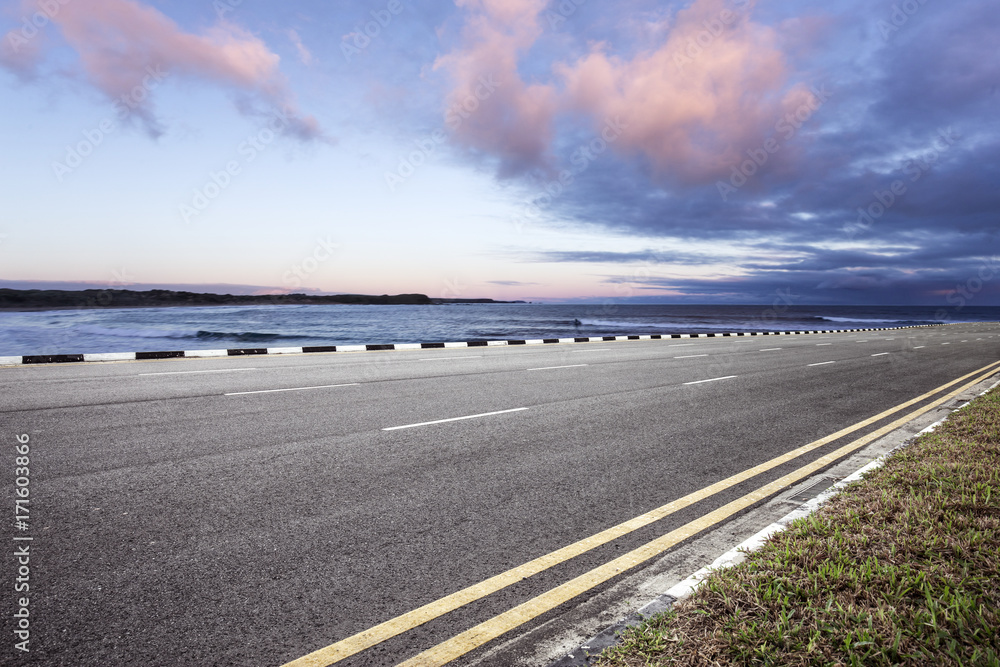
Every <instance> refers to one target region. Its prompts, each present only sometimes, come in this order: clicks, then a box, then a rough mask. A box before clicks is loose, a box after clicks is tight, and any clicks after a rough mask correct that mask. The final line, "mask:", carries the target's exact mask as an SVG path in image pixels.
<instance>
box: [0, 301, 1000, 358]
mask: <svg viewBox="0 0 1000 667" xmlns="http://www.w3.org/2000/svg"><path fill="white" fill-rule="evenodd" d="M577 321H578V322H579V324H577V323H576V322H577ZM982 321H1000V307H980V308H973V307H965V308H962V309H957V308H941V307H932V306H785V305H776V306H773V307H772V306H694V305H620V304H606V305H600V304H580V305H547V304H449V305H434V306H367V305H365V306H359V305H323V306H313V305H302V306H299V305H293V306H210V307H193V308H185V307H178V308H109V309H77V310H51V311H35V312H11V311H2V312H0V356H16V355H42V354H85V353H99V352H152V351H165V350H199V349H220V348H238V347H299V346H319V345H348V344H365V343H432V342H452V341H456V342H457V341H470V340H503V339H526V338H527V339H532V338H565V337H576V336H602V335H603V336H611V335H632V334H671V333H717V332H739V331H746V332H749V331H803V330H808V331H811V330H821V329H856V328H878V327H901V326H910V325H917V324H938V323H945V322H982Z"/></svg>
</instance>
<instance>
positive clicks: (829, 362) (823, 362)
mask: <svg viewBox="0 0 1000 667" xmlns="http://www.w3.org/2000/svg"><path fill="white" fill-rule="evenodd" d="M835 363H837V362H836V361H821V362H819V363H818V364H809V365H810V366H826V365H827V364H835Z"/></svg>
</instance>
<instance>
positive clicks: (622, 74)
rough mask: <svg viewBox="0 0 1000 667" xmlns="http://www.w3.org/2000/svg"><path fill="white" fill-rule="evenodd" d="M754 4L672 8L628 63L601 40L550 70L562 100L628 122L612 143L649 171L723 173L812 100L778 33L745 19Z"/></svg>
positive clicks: (708, 177)
mask: <svg viewBox="0 0 1000 667" xmlns="http://www.w3.org/2000/svg"><path fill="white" fill-rule="evenodd" d="M752 4H753V3H751V2H740V3H736V7H735V8H734V7H733V6H732V5H730V4H729V3H726V2H724V0H696V1H695V2H694V3H693V4H692V5H691V6H690V7H688V8H687V9H684V10H681V11H680V12H678V14H677V17H676V20H675V22H674V24H673V26H672V27H671V29H670V30H669V32H668V34H667V37H666V39H665V41H664V42H663V43H662V44H661V45H660V47H659V48H658V49H656V50H655V51H653V52H651V53H640V54H638V55H637V56H635V57H634V58H632V59H626V58H622V57H618V56H614V55H610V54H609V53H608V46H607V45H606V44H597V45H595V46H594V47H593V48H592V50H591V52H590V53H589V54H588V55H587V56H585V57H584V58H582V59H580V60H579V61H577V62H576V63H575V64H573V65H562V66H559V67H557V71H558V72H559V73H560V74H561V75H562V77H563V79H564V80H565V85H566V103H567V104H568V105H569V108H570V109H571V110H574V111H578V112H583V113H586V114H589V115H591V116H592V117H593V118H594V119H595V122H596V123H597V124H600V123H603V122H604V121H605V119H607V118H616V117H621V118H622V119H623V121H624V122H625V123H626V124H627V129H626V131H625V133H624V134H623V135H622V137H621V138H620V139H619V140H618V141H617V142H616V143H615V146H614V147H615V148H616V149H620V150H625V151H632V152H634V153H637V154H639V155H641V156H643V157H644V158H645V159H646V160H648V162H649V164H650V166H651V167H652V169H653V172H654V173H655V175H657V176H658V177H660V178H669V179H672V180H677V181H680V182H684V183H703V182H707V181H712V180H715V179H717V178H720V177H722V176H723V175H725V176H727V177H728V175H729V172H730V169H731V168H732V166H733V165H734V164H736V163H738V162H740V161H742V160H743V159H745V157H746V156H745V155H744V151H746V150H748V149H754V148H759V147H760V146H761V145H762V144H763V143H764V141H765V140H766V139H767V138H768V137H770V136H772V135H774V134H775V133H776V129H775V128H776V126H777V124H778V123H779V122H780V121H781V119H782V118H783V117H785V116H786V115H787V114H789V113H795V112H796V111H798V110H799V109H800V108H801V107H802V106H803V105H807V104H815V102H814V100H813V96H812V94H811V93H810V92H809V90H808V89H807V87H806V86H805V85H803V84H799V83H797V84H793V85H790V84H789V79H790V75H791V73H792V72H791V67H790V65H789V63H788V62H787V59H786V57H785V55H784V54H783V52H782V51H781V49H780V47H779V44H780V40H779V36H778V33H777V31H776V30H775V29H773V28H770V27H768V26H764V25H761V24H758V23H755V22H754V21H753V20H751V18H750V10H751V9H752Z"/></svg>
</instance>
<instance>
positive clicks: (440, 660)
mask: <svg viewBox="0 0 1000 667" xmlns="http://www.w3.org/2000/svg"><path fill="white" fill-rule="evenodd" d="M997 363H1000V362H997ZM995 365H996V364H991V366H995ZM987 368H988V367H987ZM994 373H995V370H993V371H989V372H987V373H985V374H983V375H981V376H979V377H978V378H976V379H975V380H973V381H972V382H970V383H968V384H966V385H964V386H962V387H960V388H958V389H956V390H955V391H953V392H951V393H949V394H947V395H946V396H943V397H941V398H939V399H937V400H936V401H934V402H932V403H929V404H927V405H925V406H924V407H922V408H918V409H917V410H914V411H913V412H911V413H910V414H908V415H906V416H904V417H901V418H899V419H897V420H895V421H894V422H892V423H890V424H886V425H885V426H883V427H882V428H879V429H877V430H875V431H872V432H871V433H869V434H867V435H864V436H862V437H860V438H858V439H857V440H854V441H853V442H851V443H849V444H847V445H844V446H843V447H841V448H840V449H837V450H836V451H833V452H830V453H829V454H826V455H825V456H821V457H820V458H818V459H816V460H815V461H813V462H812V463H809V464H808V465H805V466H802V467H801V468H799V469H798V470H795V471H794V472H790V473H788V474H787V475H785V476H784V477H781V478H780V479H776V480H775V481H773V482H771V483H770V484H765V485H764V486H762V487H760V488H759V489H757V490H755V491H752V492H751V493H748V494H747V495H745V496H743V497H742V498H738V499H736V500H734V501H732V502H730V503H727V504H725V505H723V506H722V507H720V508H719V509H717V510H714V511H712V512H709V513H708V514H705V515H704V516H702V517H700V518H698V519H696V520H694V521H692V522H690V523H687V524H685V525H683V526H681V527H680V528H677V529H676V530H672V531H670V532H669V533H667V534H666V535H663V536H662V537H658V538H657V539H655V540H653V541H652V542H648V543H646V544H644V545H643V546H641V547H639V548H638V549H634V550H632V551H630V552H628V553H627V554H625V555H623V556H619V557H618V558H616V559H614V560H612V561H610V562H608V563H605V564H604V565H601V566H599V567H596V568H594V569H593V570H590V571H589V572H587V573H585V574H582V575H580V576H579V577H576V578H575V579H571V580H570V581H567V582H566V583H565V584H562V585H560V586H556V587H555V588H553V589H551V590H549V591H546V592H545V593H542V594H541V595H539V596H538V597H535V598H532V599H531V600H528V601H527V602H525V603H523V604H520V605H518V606H516V607H514V608H513V609H511V610H509V611H506V612H504V613H502V614H500V615H498V616H494V617H493V618H491V619H490V620H488V621H486V622H484V623H480V624H479V625H477V626H475V627H474V628H471V629H469V630H466V631H465V632H463V633H461V634H459V635H456V636H455V637H452V638H451V639H449V640H447V641H445V642H442V643H440V644H438V645H437V646H435V647H433V648H430V649H428V650H426V651H424V652H423V653H420V654H419V655H416V656H414V657H412V658H410V659H409V660H406V661H405V662H401V663H399V665H398V666H397V667H440V666H441V665H446V664H448V663H449V662H451V661H452V660H455V659H456V658H459V657H461V656H463V655H465V654H466V653H468V652H469V651H472V650H474V649H476V648H479V647H480V646H482V645H483V644H485V643H487V642H489V641H492V640H493V639H496V638H497V637H499V636H501V635H503V634H505V633H507V632H509V631H510V630H513V629H514V628H517V627H518V626H521V625H524V624H525V623H527V622H528V621H530V620H531V619H533V618H535V617H537V616H540V615H541V614H544V613H545V612H547V611H551V610H552V609H555V608H556V607H558V606H559V605H561V604H563V603H564V602H568V601H569V600H572V599H573V598H575V597H576V596H578V595H580V594H581V593H584V592H586V591H588V590H590V589H591V588H594V587H595V586H599V585H600V584H602V583H604V582H606V581H608V580H609V579H612V578H614V577H616V576H618V575H619V574H621V573H622V572H625V571H626V570H629V569H631V568H634V567H635V566H637V565H640V564H642V563H644V562H646V561H648V560H650V559H651V558H654V557H655V556H658V555H660V554H661V553H663V552H664V551H666V550H667V549H670V548H671V547H673V546H675V545H677V544H679V543H680V542H683V541H684V540H686V539H688V538H689V537H692V536H694V535H696V534H698V533H700V532H702V531H703V530H706V529H708V528H711V527H712V526H714V525H715V524H717V523H719V522H721V521H724V520H726V519H728V518H729V517H731V516H732V515H734V514H736V513H737V512H739V511H741V510H744V509H746V508H748V507H750V506H751V505H754V504H755V503H758V502H760V501H761V500H764V499H765V498H767V497H769V496H771V495H773V494H775V493H778V492H779V491H781V490H782V489H785V488H787V487H789V486H791V485H792V484H794V483H796V482H798V481H800V480H802V479H803V478H805V477H808V476H809V475H811V474H813V473H814V472H816V471H817V470H820V469H822V468H824V467H826V466H828V465H830V464H831V463H834V462H835V461H837V460H838V459H840V458H843V457H845V456H847V455H848V454H850V453H852V452H854V451H855V450H857V449H860V448H861V447H863V446H865V445H867V444H868V443H870V442H872V441H873V440H876V439H878V438H880V437H882V436H883V435H885V434H887V433H890V432H891V431H894V430H895V429H897V428H899V427H900V426H903V425H905V424H907V423H908V422H910V421H912V420H914V419H916V418H917V417H919V416H920V415H922V414H924V413H925V412H928V411H930V410H933V409H934V408H936V407H937V406H939V405H941V404H942V403H944V402H945V401H947V400H949V399H951V398H954V397H955V396H957V395H958V394H960V393H962V392H963V391H965V390H966V389H968V388H969V387H971V386H973V385H975V384H976V383H978V382H981V381H982V380H985V379H986V378H987V377H989V376H991V375H993V374H994ZM965 377H968V376H965ZM952 384H953V383H952Z"/></svg>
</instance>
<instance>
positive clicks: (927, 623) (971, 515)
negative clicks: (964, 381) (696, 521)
mask: <svg viewBox="0 0 1000 667" xmlns="http://www.w3.org/2000/svg"><path fill="white" fill-rule="evenodd" d="M596 664H597V665H599V666H600V667H638V666H640V665H641V666H646V665H897V664H906V665H997V666H998V667H1000V392H998V391H991V392H989V393H988V394H986V395H984V396H981V397H979V398H977V399H975V400H974V401H973V402H972V403H971V404H969V405H968V406H966V407H965V408H964V409H963V410H960V411H958V412H956V413H953V414H952V415H951V416H950V417H949V418H948V420H947V421H946V422H945V423H943V424H941V425H940V426H939V427H938V428H937V430H935V431H934V432H932V433H928V434H925V435H923V436H921V437H920V438H918V439H917V440H916V441H915V442H914V443H913V444H912V445H910V446H909V447H906V448H905V449H902V450H900V451H899V452H897V453H896V454H895V455H894V456H892V457H890V458H889V459H888V460H887V461H886V464H885V465H884V466H883V467H881V468H879V469H877V470H874V471H872V472H871V473H869V474H868V475H866V476H865V478H864V480H862V481H861V482H858V483H856V484H853V485H851V486H849V487H848V488H847V489H846V490H845V491H844V492H843V493H842V494H840V495H838V496H836V497H834V498H833V499H832V500H830V501H829V502H828V503H827V504H826V505H824V506H823V507H822V508H820V510H819V511H817V512H815V513H814V514H812V515H811V516H809V517H806V518H804V519H800V520H798V521H796V522H794V523H792V524H791V525H790V526H789V528H788V529H787V530H785V531H784V532H782V533H779V534H777V535H775V536H773V537H772V538H771V539H770V540H769V541H768V542H767V544H765V545H764V547H762V548H761V549H760V550H758V551H756V552H753V553H751V554H748V557H747V560H746V561H744V562H743V563H741V564H739V565H737V566H735V567H731V568H728V569H725V570H720V571H717V572H715V573H713V574H712V575H711V576H710V577H708V578H707V579H705V580H704V582H703V583H702V585H701V587H700V588H699V589H698V590H697V591H696V592H695V593H694V594H693V595H692V596H691V597H689V598H687V599H686V600H683V601H682V602H680V603H678V604H677V605H675V607H674V609H672V610H671V611H668V612H666V613H664V614H660V615H658V616H655V617H652V618H650V619H648V620H647V621H646V622H645V623H644V624H642V625H639V626H637V627H635V628H631V629H629V630H627V631H625V632H624V633H623V634H622V639H621V642H620V643H619V645H617V646H615V647H612V648H610V649H608V650H606V651H605V652H604V653H603V654H602V655H601V657H600V659H599V660H598V662H597V663H596Z"/></svg>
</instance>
